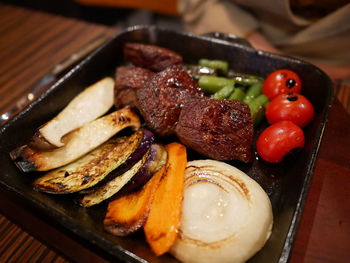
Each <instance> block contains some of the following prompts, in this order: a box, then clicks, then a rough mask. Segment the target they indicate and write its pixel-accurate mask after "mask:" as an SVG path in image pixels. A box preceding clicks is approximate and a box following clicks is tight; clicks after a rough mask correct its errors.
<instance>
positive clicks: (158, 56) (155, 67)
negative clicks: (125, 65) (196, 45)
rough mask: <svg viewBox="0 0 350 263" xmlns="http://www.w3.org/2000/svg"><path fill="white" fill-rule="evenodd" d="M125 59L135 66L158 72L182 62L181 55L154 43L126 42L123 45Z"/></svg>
mask: <svg viewBox="0 0 350 263" xmlns="http://www.w3.org/2000/svg"><path fill="white" fill-rule="evenodd" d="M124 56H125V60H126V61H129V62H131V63H132V64H134V65H135V66H138V67H142V68H147V69H149V70H152V71H155V72H159V71H162V70H164V69H166V68H167V67H169V66H171V65H177V64H182V61H183V59H182V57H181V56H180V55H179V54H177V53H175V52H174V51H171V50H169V49H166V48H163V47H158V46H154V45H145V44H139V43H127V44H125V46H124Z"/></svg>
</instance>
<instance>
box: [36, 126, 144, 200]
mask: <svg viewBox="0 0 350 263" xmlns="http://www.w3.org/2000/svg"><path fill="white" fill-rule="evenodd" d="M142 136H143V134H142V131H138V132H136V133H134V134H133V135H132V136H129V137H120V138H113V139H110V140H109V141H108V142H106V143H104V144H103V145H101V146H100V147H98V148H97V149H95V150H94V151H92V152H91V153H89V154H87V155H85V156H83V157H82V158H80V159H78V160H77V161H75V162H73V163H71V164H68V165H66V166H64V167H61V168H58V169H56V170H53V171H51V172H49V173H47V174H46V175H44V176H42V177H40V178H38V179H36V180H35V181H34V183H33V186H34V188H35V189H37V190H39V191H42V192H47V193H52V194H64V193H74V192H79V191H81V190H84V189H87V188H90V187H92V186H94V185H96V184H97V183H98V182H100V181H101V180H103V179H104V178H105V177H106V176H107V175H108V174H109V173H110V172H112V171H113V170H114V169H116V168H117V167H118V166H120V165H121V164H122V163H124V162H125V161H126V160H127V159H128V157H129V156H130V155H131V154H132V153H133V152H134V151H135V150H136V149H137V147H138V145H139V143H140V142H141V140H142Z"/></svg>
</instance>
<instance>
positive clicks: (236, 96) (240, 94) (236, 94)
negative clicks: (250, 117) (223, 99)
mask: <svg viewBox="0 0 350 263" xmlns="http://www.w3.org/2000/svg"><path fill="white" fill-rule="evenodd" d="M244 96H245V93H244V91H243V90H241V89H239V88H235V89H234V91H233V92H232V94H231V95H230V96H229V97H228V99H229V100H240V101H241V100H243V98H244Z"/></svg>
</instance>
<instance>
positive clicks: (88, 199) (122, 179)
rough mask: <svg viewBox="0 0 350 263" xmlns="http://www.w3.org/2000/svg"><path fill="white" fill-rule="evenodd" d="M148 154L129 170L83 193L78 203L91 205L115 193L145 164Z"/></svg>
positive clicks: (86, 205)
mask: <svg viewBox="0 0 350 263" xmlns="http://www.w3.org/2000/svg"><path fill="white" fill-rule="evenodd" d="M147 156H148V152H147V153H146V154H145V155H144V156H143V157H142V159H141V160H139V161H138V162H137V163H136V164H134V165H133V166H132V167H131V168H130V169H129V170H127V171H126V172H125V173H123V174H122V175H120V176H117V177H115V178H114V179H112V180H110V181H109V182H107V183H106V184H105V185H103V186H101V187H100V188H98V189H96V190H95V191H93V192H92V193H90V194H87V195H85V196H84V197H83V198H82V199H81V200H80V203H81V204H82V205H83V206H85V207H89V206H93V205H96V204H99V203H101V202H102V201H104V200H107V199H108V198H110V197H112V196H113V195H115V194H116V193H117V192H118V191H119V190H120V189H122V188H123V186H124V185H126V184H127V183H128V182H129V181H130V179H131V178H132V177H133V176H134V175H135V174H136V173H137V172H138V171H139V169H140V168H141V167H142V166H143V165H144V164H145V162H146V159H147Z"/></svg>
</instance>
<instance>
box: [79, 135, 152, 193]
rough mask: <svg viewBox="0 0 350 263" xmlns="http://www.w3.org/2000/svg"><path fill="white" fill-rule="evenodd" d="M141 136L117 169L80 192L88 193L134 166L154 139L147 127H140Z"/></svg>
mask: <svg viewBox="0 0 350 263" xmlns="http://www.w3.org/2000/svg"><path fill="white" fill-rule="evenodd" d="M142 132H143V136H142V139H141V141H140V144H139V145H138V146H137V148H136V150H135V151H134V152H133V153H132V154H131V155H130V156H129V158H128V159H127V160H126V161H125V162H124V163H123V164H122V165H120V166H119V167H118V168H117V169H115V170H114V171H112V172H110V173H109V174H108V176H107V177H106V178H105V179H103V180H102V181H101V182H99V183H98V184H97V185H95V186H93V187H91V188H89V189H85V190H82V191H80V192H79V193H80V194H88V193H90V192H92V191H94V190H96V189H97V188H99V187H100V186H102V185H104V184H105V183H107V182H108V181H110V180H112V179H113V178H115V177H117V176H119V175H121V174H123V173H125V172H126V171H127V170H129V169H130V168H131V167H133V166H134V164H135V163H137V162H138V161H139V160H141V158H142V157H143V156H144V155H145V154H146V153H147V151H148V150H149V149H150V147H151V145H152V144H153V142H154V140H155V136H154V133H153V132H151V131H149V130H147V129H142Z"/></svg>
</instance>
